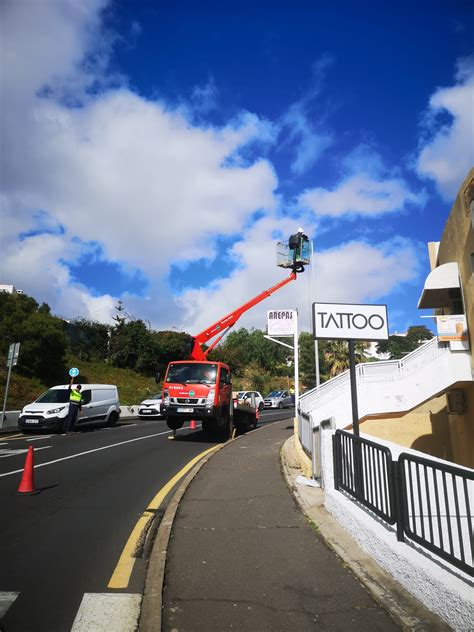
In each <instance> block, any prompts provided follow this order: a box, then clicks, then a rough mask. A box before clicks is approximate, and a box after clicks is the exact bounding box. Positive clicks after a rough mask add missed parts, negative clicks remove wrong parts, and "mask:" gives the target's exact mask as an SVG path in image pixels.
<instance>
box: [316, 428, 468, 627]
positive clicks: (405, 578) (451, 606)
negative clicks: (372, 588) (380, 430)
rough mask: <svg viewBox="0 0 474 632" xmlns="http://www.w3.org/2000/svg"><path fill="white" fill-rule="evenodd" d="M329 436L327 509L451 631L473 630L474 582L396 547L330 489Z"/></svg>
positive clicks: (391, 531) (324, 459) (324, 442)
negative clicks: (445, 623)
mask: <svg viewBox="0 0 474 632" xmlns="http://www.w3.org/2000/svg"><path fill="white" fill-rule="evenodd" d="M333 434H334V431H333V430H323V431H322V433H321V463H322V476H323V479H324V492H325V506H326V508H327V510H328V511H329V512H330V513H331V514H333V516H334V517H335V518H336V519H337V520H338V521H339V522H340V523H341V524H342V526H343V527H344V528H345V529H346V530H347V531H348V532H349V533H350V534H351V536H352V537H353V538H354V539H355V540H356V541H357V542H358V543H359V545H360V546H361V547H362V548H363V549H364V550H365V551H366V552H367V553H368V554H369V555H370V556H371V557H373V558H374V560H376V562H377V563H378V564H379V565H380V566H381V567H382V568H384V569H385V570H386V571H387V572H388V573H390V574H391V575H392V576H393V577H394V578H395V579H396V580H397V581H398V582H399V583H400V584H402V586H403V587H404V588H405V589H406V590H408V591H409V592H410V593H411V594H412V595H413V596H414V597H416V598H417V599H418V600H419V601H420V602H422V603H423V604H424V605H425V606H427V607H428V608H429V609H430V610H431V611H432V612H434V613H435V614H437V615H438V616H440V617H441V618H442V619H443V620H444V621H446V622H447V623H448V624H449V625H450V626H451V627H452V628H453V629H454V630H459V631H461V630H462V631H467V630H472V629H473V621H474V580H473V579H472V578H470V577H469V575H467V574H466V573H463V572H462V571H460V570H458V569H456V568H455V567H452V566H451V565H450V564H449V563H448V562H444V561H443V560H440V559H437V558H436V557H435V556H434V555H433V554H431V553H430V552H429V551H427V550H426V549H423V548H422V547H419V546H418V545H416V544H414V543H411V542H410V541H408V540H407V541H406V542H398V541H397V537H396V531H395V527H393V526H391V525H386V524H385V523H382V521H381V520H380V519H379V518H377V517H375V516H374V515H373V514H371V513H370V512H369V511H368V510H366V509H363V508H362V506H361V505H359V504H358V503H357V502H356V501H355V500H352V499H351V498H349V497H348V496H347V495H345V494H343V493H341V492H339V491H336V490H335V489H334V471H333V452H332V436H333ZM380 443H383V444H384V445H388V446H389V447H390V449H391V450H392V454H393V457H394V459H396V458H397V457H398V455H399V453H400V452H401V451H402V450H403V451H404V452H410V453H413V454H418V455H420V456H426V455H423V454H422V453H420V452H417V451H415V450H407V449H405V448H401V446H397V445H396V444H393V443H390V442H387V441H383V442H382V441H380ZM437 460H440V459H437Z"/></svg>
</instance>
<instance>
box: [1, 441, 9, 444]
mask: <svg viewBox="0 0 474 632" xmlns="http://www.w3.org/2000/svg"><path fill="white" fill-rule="evenodd" d="M0 445H8V443H7V442H6V441H5V443H0Z"/></svg>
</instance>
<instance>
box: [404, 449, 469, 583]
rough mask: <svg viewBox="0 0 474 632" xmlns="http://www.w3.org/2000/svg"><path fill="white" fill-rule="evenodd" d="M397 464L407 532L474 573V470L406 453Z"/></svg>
mask: <svg viewBox="0 0 474 632" xmlns="http://www.w3.org/2000/svg"><path fill="white" fill-rule="evenodd" d="M398 464H399V474H400V480H401V488H402V501H403V508H402V509H403V511H402V519H403V530H404V532H405V534H406V535H407V536H408V537H409V538H410V539H411V540H413V541H414V542H417V543H418V544H421V545H422V546H424V547H425V548H427V549H428V550H430V551H432V552H433V553H435V554H437V555H439V557H441V558H443V559H445V560H447V561H448V562H451V563H452V564H454V565H455V566H457V567H458V568H460V569H461V570H463V571H465V572H466V573H469V574H470V575H473V574H474V573H473V556H474V541H473V517H472V515H471V508H474V472H473V471H469V470H465V469H463V468H459V467H456V466H454V465H448V464H445V463H439V462H438V461H433V460H431V459H426V458H423V457H418V456H415V455H413V454H407V453H402V454H401V455H400V456H399V459H398Z"/></svg>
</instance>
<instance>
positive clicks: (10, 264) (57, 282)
mask: <svg viewBox="0 0 474 632" xmlns="http://www.w3.org/2000/svg"><path fill="white" fill-rule="evenodd" d="M81 252H82V248H81V245H80V244H79V243H78V242H70V241H68V240H66V239H64V238H63V237H62V236H59V235H49V234H43V235H34V236H31V237H28V238H26V239H23V240H22V241H20V242H12V243H11V244H5V245H4V249H3V252H2V274H3V275H4V276H3V278H4V279H12V280H14V285H15V287H17V288H19V289H21V290H23V291H25V292H26V293H27V294H30V295H31V296H33V297H34V298H36V300H38V301H39V302H46V303H48V304H49V305H52V306H53V307H54V313H55V314H58V315H61V316H64V317H66V318H72V317H76V316H79V315H80V316H84V317H86V318H90V319H92V320H99V321H101V322H111V315H112V313H113V306H114V299H113V298H112V297H111V296H109V295H107V294H105V295H103V296H99V297H94V296H92V295H91V293H90V292H89V290H88V289H87V288H85V287H84V286H83V285H81V284H80V283H75V282H74V280H73V279H72V278H71V274H70V271H69V267H68V265H67V264H68V263H75V262H77V260H78V258H79V257H80V256H81Z"/></svg>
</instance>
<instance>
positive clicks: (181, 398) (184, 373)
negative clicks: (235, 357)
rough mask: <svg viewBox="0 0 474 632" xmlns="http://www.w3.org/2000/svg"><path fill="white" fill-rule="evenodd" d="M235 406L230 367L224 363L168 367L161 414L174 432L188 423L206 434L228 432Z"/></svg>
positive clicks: (180, 363)
mask: <svg viewBox="0 0 474 632" xmlns="http://www.w3.org/2000/svg"><path fill="white" fill-rule="evenodd" d="M231 406H232V385H231V379H230V368H229V367H228V365H227V364H224V363H222V362H211V361H207V360H202V361H198V360H181V361H176V362H171V363H170V364H169V365H168V368H167V371H166V375H165V379H164V382H163V402H162V407H161V412H162V414H163V416H165V417H166V422H167V424H168V427H169V428H170V429H171V430H177V429H178V428H181V426H182V425H183V423H184V422H185V421H187V420H191V419H194V420H196V421H201V422H202V428H203V430H204V431H205V432H210V433H212V432H225V431H226V430H227V429H228V427H229V421H230V410H231Z"/></svg>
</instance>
